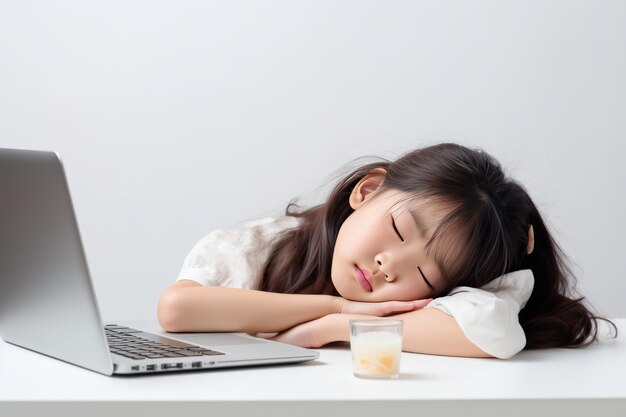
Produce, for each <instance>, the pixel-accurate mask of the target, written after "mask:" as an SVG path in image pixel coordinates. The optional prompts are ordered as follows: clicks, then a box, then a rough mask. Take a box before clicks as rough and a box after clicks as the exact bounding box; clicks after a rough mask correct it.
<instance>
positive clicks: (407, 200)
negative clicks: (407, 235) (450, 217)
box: [386, 191, 450, 234]
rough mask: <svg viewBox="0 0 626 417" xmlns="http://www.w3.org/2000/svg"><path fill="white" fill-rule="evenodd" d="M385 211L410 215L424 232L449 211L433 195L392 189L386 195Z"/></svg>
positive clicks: (437, 224) (427, 231) (428, 230)
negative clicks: (428, 195)
mask: <svg viewBox="0 0 626 417" xmlns="http://www.w3.org/2000/svg"><path fill="white" fill-rule="evenodd" d="M386 212H387V213H394V214H396V215H399V216H400V215H404V214H405V213H408V214H407V215H410V216H411V217H412V218H413V220H414V221H415V224H416V225H417V227H418V228H419V229H421V230H422V231H423V232H424V233H427V234H430V233H432V232H433V231H434V230H435V229H437V227H438V226H439V225H440V224H441V222H442V221H443V219H444V218H445V217H446V215H447V214H448V213H449V212H450V208H449V207H448V205H446V204H445V203H443V202H442V201H440V200H437V199H436V198H433V197H422V196H415V195H412V194H409V193H407V192H401V191H393V192H390V193H389V194H388V195H387V205H386Z"/></svg>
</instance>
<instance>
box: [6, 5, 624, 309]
mask: <svg viewBox="0 0 626 417" xmlns="http://www.w3.org/2000/svg"><path fill="white" fill-rule="evenodd" d="M624 22H626V2H623V1H598V0H594V1H515V2H513V1H471V2H470V1H441V0H433V1H388V0H386V1H362V0H359V1H336V0H333V1H199V0H198V1H180V0H178V1H147V0H146V1H100V2H95V1H93V2H92V1H63V2H61V1H9V0H0V146H2V147H9V148H23V149H45V150H57V151H59V152H60V153H61V155H62V157H63V160H64V164H65V168H66V172H67V175H68V181H69V183H70V187H71V191H72V193H73V198H74V204H75V208H76V211H77V215H78V221H79V225H80V227H81V231H82V236H83V242H84V244H85V250H86V253H87V256H88V260H89V263H90V267H91V272H92V277H93V280H94V283H95V286H96V291H97V293H98V296H99V301H100V306H101V309H102V312H103V316H104V317H105V319H114V318H134V317H137V318H140V317H153V316H154V314H155V311H156V304H157V300H158V297H159V295H160V293H161V292H162V290H163V289H164V288H165V287H166V286H168V285H170V284H171V283H173V282H174V281H175V278H176V275H177V273H178V271H179V269H180V267H181V264H182V261H183V259H184V257H185V255H186V254H187V252H188V251H189V250H190V249H191V247H192V246H193V245H194V244H195V242H196V241H197V240H199V239H200V238H201V237H203V236H204V235H205V234H207V233H208V232H210V231H211V230H213V229H216V228H221V227H230V226H233V225H235V224H236V223H238V222H240V221H243V220H246V219H250V218H255V217H260V216H263V215H267V214H280V213H281V212H282V211H283V210H284V208H285V206H286V205H287V203H288V202H289V200H291V199H292V198H296V197H302V198H303V200H302V202H303V203H304V202H307V201H309V202H311V203H313V202H315V203H317V202H320V200H321V199H322V198H323V197H325V196H326V190H329V189H330V186H331V185H334V182H333V181H336V180H338V177H337V176H336V175H335V173H336V171H337V170H340V169H343V168H345V167H346V166H347V165H348V164H349V163H350V162H351V161H352V160H353V159H355V158H357V157H360V156H366V155H372V156H379V157H385V158H388V159H394V158H396V157H397V156H399V155H401V154H402V153H404V152H407V151H409V150H411V149H413V148H415V147H419V146H424V145H430V144H434V143H437V142H440V141H454V142H459V143H462V144H466V145H470V146H475V147H481V148H483V149H485V150H487V151H488V152H490V153H491V154H493V155H494V156H496V157H497V158H498V159H499V160H500V161H501V162H502V164H503V165H504V166H505V167H506V170H507V172H508V173H510V174H511V175H512V176H513V177H515V178H516V179H518V180H519V181H520V182H521V183H522V184H524V185H525V186H526V188H527V189H528V191H529V192H530V194H531V197H533V199H534V201H535V202H536V204H537V205H538V206H539V208H540V210H541V211H542V213H543V214H544V216H545V218H546V220H547V222H548V224H549V226H550V227H551V229H552V231H553V232H554V234H555V236H556V238H557V241H558V242H560V244H561V245H562V247H563V248H564V249H565V251H566V252H567V253H568V254H569V256H570V257H571V259H572V260H573V262H574V267H575V271H576V273H577V274H578V289H579V291H580V292H581V293H582V294H583V295H585V296H586V297H587V299H588V300H589V301H590V302H591V304H592V306H593V308H595V310H596V311H597V312H598V313H600V314H601V315H604V316H607V317H625V316H626V307H625V304H624V303H623V301H622V299H623V294H624V293H626V291H625V290H626V280H625V279H624V269H623V268H622V265H623V261H624V258H625V256H626V251H625V245H624V241H623V239H624V231H625V229H626V228H625V227H624V225H625V221H624V219H623V216H624V213H625V212H626V211H625V205H626V193H625V191H624V180H623V178H624V174H623V162H622V159H623V157H624V151H625V148H626V146H625V145H624V137H625V133H626V117H625V116H626V94H625V93H626V83H625V76H624V74H626V58H625V56H626V24H625V23H624ZM0 198H2V197H1V196H0Z"/></svg>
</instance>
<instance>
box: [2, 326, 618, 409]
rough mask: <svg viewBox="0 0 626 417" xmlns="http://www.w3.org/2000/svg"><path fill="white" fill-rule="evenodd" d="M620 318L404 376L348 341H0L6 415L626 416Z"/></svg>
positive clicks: (438, 362) (411, 368)
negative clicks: (219, 351) (555, 342)
mask: <svg viewBox="0 0 626 417" xmlns="http://www.w3.org/2000/svg"><path fill="white" fill-rule="evenodd" d="M614 322H615V323H616V324H617V325H618V326H619V328H620V332H621V333H620V337H619V338H618V339H617V340H615V339H611V340H609V341H606V342H603V343H601V344H599V345H594V346H592V347H590V348H587V349H550V350H543V351H523V352H521V353H519V354H518V355H517V356H515V357H514V358H513V359H510V360H498V359H468V358H452V357H443V356H429V355H419V354H412V353H403V354H402V359H401V371H402V375H401V377H400V378H399V379H397V380H382V381H381V380H363V379H358V378H355V377H354V376H353V375H352V369H351V357H350V351H349V347H348V346H347V344H334V345H331V346H330V347H325V348H322V349H319V352H320V357H319V359H318V360H316V361H311V362H306V363H303V364H295V365H278V366H276V365H274V366H264V367H254V368H231V369H222V370H219V369H217V370H211V371H199V372H180V373H171V374H154V375H146V376H130V377H120V376H114V377H107V376H103V375H100V374H97V373H95V372H91V371H88V370H85V369H83V368H79V367H77V366H74V365H70V364H67V363H64V362H61V361H59V360H56V359H52V358H49V357H46V356H43V355H40V354H37V353H33V352H31V351H28V350H25V349H22V348H18V347H15V346H13V345H10V344H8V343H5V342H0V416H2V417H9V416H13V415H20V416H22V415H53V416H57V415H58V416H73V415H76V416H87V415H88V416H105V415H106V416H107V417H110V415H111V413H113V415H120V414H119V413H121V415H130V413H131V412H133V413H142V414H141V416H142V417H148V416H149V417H156V416H168V417H170V416H171V415H172V413H175V414H176V415H179V416H181V417H182V416H190V415H199V414H200V413H202V415H207V416H222V415H226V416H237V415H245V416H255V415H259V416H261V415H263V416H314V415H323V416H342V417H344V416H349V415H359V416H377V417H380V416H383V417H390V416H391V415H392V413H393V415H398V416H401V415H411V416H420V415H425V414H424V413H437V414H438V415H453V413H454V414H457V413H462V415H464V416H465V415H480V416H485V415H487V416H488V415H498V416H502V415H505V416H507V417H510V416H524V417H527V416H528V415H550V416H553V415H554V416H555V417H561V416H563V417H564V416H568V417H569V416H585V417H589V416H590V415H591V416H594V417H595V416H618V415H619V416H625V415H626V319H618V320H615V321H614ZM125 323H127V324H131V323H132V322H125ZM398 413H404V414H398ZM548 413H549V414H548Z"/></svg>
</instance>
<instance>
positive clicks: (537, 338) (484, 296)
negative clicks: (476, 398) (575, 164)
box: [158, 143, 617, 358]
mask: <svg viewBox="0 0 626 417" xmlns="http://www.w3.org/2000/svg"><path fill="white" fill-rule="evenodd" d="M292 205H294V206H296V205H295V204H293V203H290V204H289V205H288V206H287V209H286V211H285V214H286V215H285V216H280V217H278V218H271V217H270V218H263V219H258V220H254V221H251V222H247V223H245V224H244V225H243V227H242V228H239V229H237V230H216V231H214V232H212V233H210V234H209V235H207V236H206V237H204V238H203V239H202V240H200V241H199V242H198V243H197V244H196V245H195V246H194V248H193V249H192V251H191V252H190V253H189V254H188V255H187V257H186V259H185V261H184V265H183V268H182V270H181V272H180V274H179V276H178V280H177V282H176V283H175V284H174V285H172V286H171V287H169V288H168V289H166V290H165V292H164V293H163V295H162V296H161V299H160V301H159V306H158V318H159V322H160V324H161V326H162V327H163V328H164V329H165V330H167V331H171V332H247V333H251V334H257V335H258V336H261V337H268V338H269V337H271V338H272V339H273V340H277V341H281V342H285V343H291V344H295V345H299V346H303V347H319V346H323V345H325V344H327V343H330V342H334V341H349V326H348V321H349V320H350V319H355V318H374V317H380V316H389V315H392V316H393V317H394V318H397V319H401V320H403V321H404V342H403V343H404V344H403V350H404V351H407V352H418V353H429V354H439V355H451V356H468V357H497V358H510V357H512V356H513V355H515V354H516V353H517V352H519V351H520V350H522V349H523V348H524V347H526V348H529V349H534V348H548V347H583V346H588V345H590V344H591V343H593V342H594V341H596V340H598V322H597V320H606V319H603V318H600V317H596V316H595V315H594V314H593V313H592V312H590V311H589V310H588V309H587V308H586V307H585V305H584V304H583V303H582V301H583V300H584V298H583V297H580V298H576V297H574V296H573V295H572V290H571V287H572V286H573V283H571V282H570V281H569V280H570V279H573V278H572V275H571V271H570V270H569V268H568V266H567V264H566V263H565V257H564V255H563V253H562V252H561V250H560V248H559V246H558V245H557V244H556V243H555V241H554V240H553V238H552V236H551V235H550V233H549V232H548V230H547V228H546V225H545V224H544V221H543V220H542V218H541V215H540V214H539V211H538V210H537V208H536V207H535V204H534V203H533V202H532V200H531V199H530V197H529V196H528V194H527V192H526V191H525V190H524V188H523V187H522V186H521V185H519V184H518V183H517V182H515V181H514V180H512V179H510V178H507V177H506V176H505V175H504V173H503V172H502V168H501V166H500V164H499V163H498V162H497V161H496V160H495V159H494V158H493V157H491V156H490V155H489V154H487V153H485V152H484V151H482V150H478V149H470V148H467V147H464V146H461V145H457V144H451V143H444V144H439V145H435V146H431V147H427V148H423V149H417V150H414V151H412V152H409V153H407V154H405V155H403V156H402V157H400V158H399V159H398V160H396V161H394V162H390V161H386V160H383V161H382V162H376V163H371V164H368V165H365V166H362V167H361V168H359V169H357V170H356V171H354V172H353V173H351V174H350V175H348V176H347V177H346V178H344V179H343V180H342V181H340V183H339V184H338V185H337V186H336V187H335V188H334V190H333V191H332V192H331V194H330V197H329V199H328V201H327V202H326V203H325V204H321V205H318V206H315V207H313V208H310V209H308V210H305V211H300V212H298V211H292V210H290V207H291V206H292ZM296 207H298V206H296ZM606 321H607V322H609V323H610V324H611V325H613V329H614V330H615V336H616V335H617V328H616V327H615V325H614V324H613V323H612V322H610V321H608V320H606Z"/></svg>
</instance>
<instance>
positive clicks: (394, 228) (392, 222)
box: [390, 216, 434, 290]
mask: <svg viewBox="0 0 626 417" xmlns="http://www.w3.org/2000/svg"><path fill="white" fill-rule="evenodd" d="M390 217H391V225H392V226H393V230H395V231H396V234H397V235H398V237H399V238H400V240H401V241H402V242H404V238H403V237H402V235H401V234H400V231H399V230H398V228H397V227H396V222H395V220H394V219H393V216H390ZM417 269H418V271H420V274H421V275H422V279H423V280H424V282H425V283H426V285H428V287H429V288H430V289H431V290H434V288H433V286H432V285H430V282H428V280H427V279H426V277H425V276H424V273H423V272H422V269H421V268H420V267H419V266H418V267H417Z"/></svg>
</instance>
